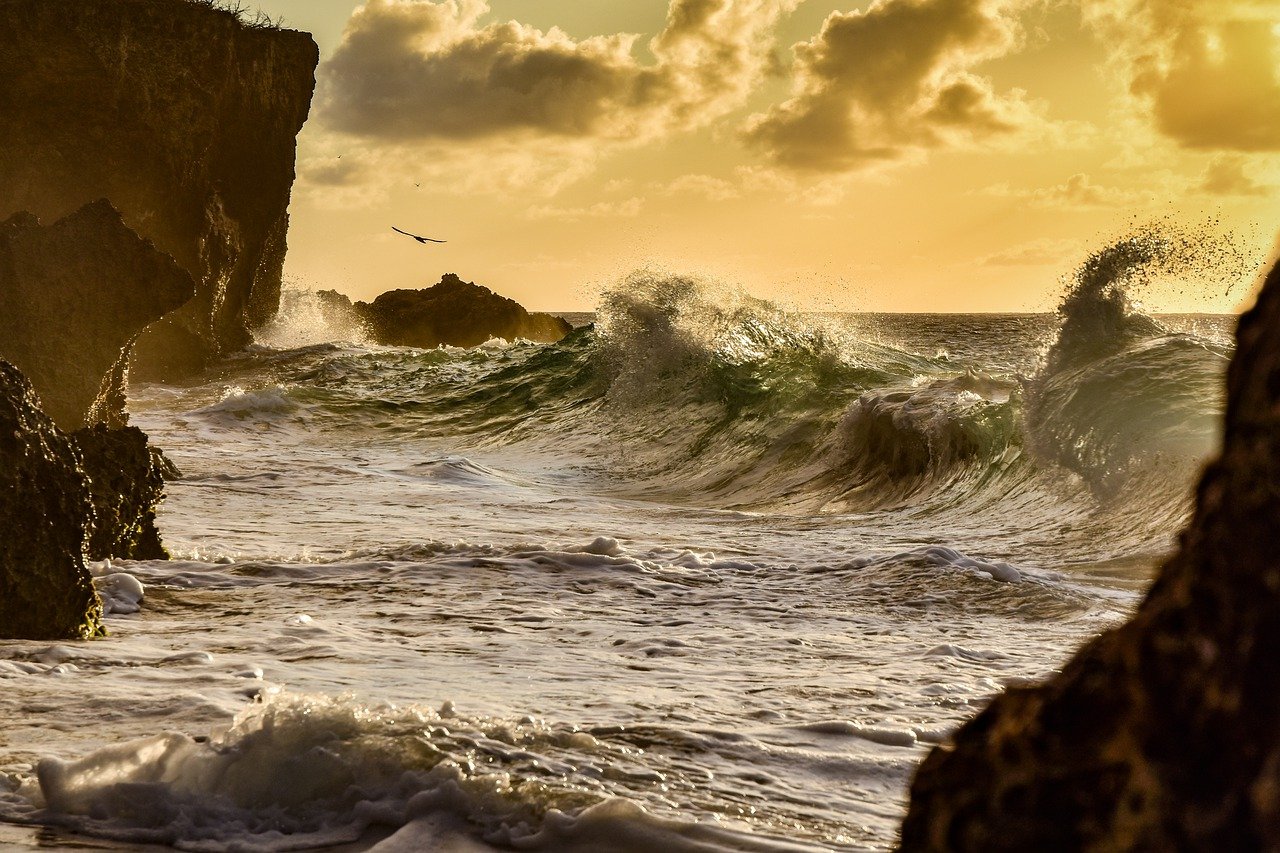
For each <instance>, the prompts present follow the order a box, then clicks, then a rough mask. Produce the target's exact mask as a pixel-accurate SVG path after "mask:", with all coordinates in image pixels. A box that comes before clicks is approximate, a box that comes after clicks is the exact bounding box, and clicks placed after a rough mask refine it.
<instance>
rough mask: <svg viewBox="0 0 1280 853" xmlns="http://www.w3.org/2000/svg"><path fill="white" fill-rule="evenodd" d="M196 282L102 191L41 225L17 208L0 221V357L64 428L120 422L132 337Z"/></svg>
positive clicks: (179, 300)
mask: <svg viewBox="0 0 1280 853" xmlns="http://www.w3.org/2000/svg"><path fill="white" fill-rule="evenodd" d="M194 292H195V284H194V283H193V282H192V280H191V276H190V275H188V274H187V273H186V271H185V270H183V269H182V268H181V267H179V266H178V264H177V263H176V262H175V261H174V260H173V258H171V257H169V256H168V255H166V254H164V253H163V252H160V251H158V250H157V249H156V248H155V247H154V246H153V245H152V244H151V243H150V242H149V241H147V240H144V239H142V238H141V237H139V236H138V235H137V234H136V233H134V231H133V230H132V229H130V228H129V227H128V226H127V225H125V224H124V221H123V219H122V218H121V216H120V214H119V213H118V212H117V211H116V209H115V208H114V207H113V206H112V205H111V203H110V202H108V201H105V200H103V201H97V202H94V203H92V204H88V205H86V206H84V207H82V208H80V209H79V210H78V211H76V212H75V213H73V214H71V215H70V216H67V217H65V218H64V219H62V220H60V221H58V222H56V223H54V224H52V225H49V226H48V227H44V226H42V225H41V224H40V222H39V220H37V219H36V218H35V216H33V215H31V214H25V213H23V214H17V215H15V216H13V217H11V218H10V219H8V220H7V221H6V222H4V223H2V224H0V358H3V359H5V360H6V361H8V362H10V363H12V364H13V365H14V366H16V367H17V368H18V369H20V370H21V371H22V372H23V373H24V374H25V375H26V377H27V379H29V380H30V382H31V384H32V385H33V386H34V387H35V389H36V392H37V393H38V395H39V398H40V404H41V407H42V408H43V409H44V411H45V413H47V414H48V415H49V416H50V417H52V418H53V420H54V422H55V423H57V424H58V426H59V427H61V428H62V429H64V430H75V429H79V428H81V427H83V426H85V425H86V424H88V423H94V422H106V423H110V424H121V423H123V421H124V384H125V381H126V376H127V372H128V360H129V353H130V348H131V347H132V345H133V342H134V340H135V339H136V338H137V337H138V335H139V334H140V333H141V332H142V330H143V329H145V328H146V327H147V326H148V325H150V324H151V323H153V322H155V321H157V320H159V319H160V318H161V317H163V316H164V315H166V314H168V313H169V312H170V311H173V310H174V309H176V308H178V307H180V306H181V305H182V304H183V303H185V302H186V301H187V300H188V299H190V298H191V297H192V295H193V294H194Z"/></svg>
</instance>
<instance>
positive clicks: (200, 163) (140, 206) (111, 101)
mask: <svg viewBox="0 0 1280 853" xmlns="http://www.w3.org/2000/svg"><path fill="white" fill-rule="evenodd" d="M317 61H318V51H317V48H316V46H315V43H314V42H313V41H312V39H311V37H310V36H309V35H308V34H306V33H299V32H291V31H282V30H277V29H272V28H263V27H254V26H249V25H246V24H245V23H243V22H242V21H241V20H240V19H239V18H238V17H237V16H236V15H234V14H232V13H230V12H225V11H221V10H218V9H215V8H212V7H211V6H209V5H208V4H205V3H199V2H190V0H0V116H3V120H2V121H0V220H3V219H5V218H7V217H8V216H10V215H11V214H13V213H15V212H18V211H29V212H31V213H33V214H35V215H37V216H38V217H40V218H41V219H43V220H45V221H46V222H52V221H54V220H56V219H59V218H61V217H63V216H65V215H67V214H69V213H71V212H72V211H75V210H77V209H78V208H80V207H81V206H83V205H84V204H86V203H87V202H91V201H93V200H95V199H99V198H107V199H110V200H111V201H112V203H113V204H114V205H115V206H116V207H117V208H118V209H119V210H120V211H121V213H122V214H123V216H124V221H125V222H126V223H127V224H128V225H129V226H130V227H131V228H133V229H134V230H135V231H137V232H138V233H139V234H141V235H142V236H144V237H146V238H148V239H150V240H152V241H153V242H154V243H155V244H156V246H158V247H159V248H160V249H161V250H162V251H164V252H166V253H168V254H170V255H172V256H173V257H174V258H175V259H176V260H177V262H178V263H179V264H180V265H181V266H182V267H183V268H184V269H185V270H187V271H188V272H189V273H190V274H191V275H192V277H193V278H194V279H195V281H196V284H197V291H196V296H195V298H194V299H192V300H191V301H190V302H189V303H188V304H187V305H185V306H184V307H183V308H182V309H181V310H180V311H178V312H176V313H175V314H174V315H172V316H171V317H169V318H167V319H166V320H164V321H163V322H162V323H159V324H157V325H156V326H154V327H153V328H152V329H150V330H148V332H147V333H146V334H145V335H144V336H143V338H142V339H141V340H140V341H139V344H138V351H137V356H136V362H135V363H136V365H137V369H138V371H139V372H140V373H141V374H142V375H145V376H148V377H154V378H174V377H176V376H179V375H181V374H183V373H186V372H190V371H192V370H195V369H198V368H199V367H200V366H202V365H203V364H204V363H205V362H206V361H207V360H208V359H209V358H211V357H213V356H215V355H217V354H218V353H221V352H225V351H226V350H229V349H234V348H236V347H239V346H242V345H243V344H245V343H247V342H248V340H249V334H248V329H249V328H252V327H253V326H255V325H258V324H260V323H262V322H264V321H265V320H267V319H269V318H270V317H271V316H272V314H273V313H274V312H275V310H276V306H277V304H278V300H279V292H280V274H281V269H282V265H283V263H284V254H285V232H286V229H287V227H288V215H287V212H286V211H287V207H288V203H289V194H290V191H291V188H292V184H293V180H294V158H295V138H296V136H297V133H298V131H299V129H300V128H301V127H302V125H303V123H304V122H305V121H306V118H307V114H308V111H309V109H310V103H311V95H312V91H313V89H314V85H315V78H314V71H315V67H316V64H317Z"/></svg>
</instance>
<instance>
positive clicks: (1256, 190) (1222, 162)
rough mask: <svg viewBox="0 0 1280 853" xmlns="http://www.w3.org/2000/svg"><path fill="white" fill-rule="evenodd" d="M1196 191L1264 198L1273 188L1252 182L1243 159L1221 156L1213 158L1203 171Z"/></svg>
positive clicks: (1236, 156) (1237, 156)
mask: <svg viewBox="0 0 1280 853" xmlns="http://www.w3.org/2000/svg"><path fill="white" fill-rule="evenodd" d="M1198 189H1199V191H1200V192H1202V193H1207V194H1208V195H1217V196H1265V195H1268V194H1270V193H1271V192H1272V191H1273V189H1274V188H1273V187H1270V186H1265V185H1263V184H1260V183H1258V182H1257V181H1256V180H1254V178H1253V177H1252V176H1251V175H1250V174H1249V172H1248V171H1247V168H1246V161H1245V158H1243V157H1241V156H1239V155H1234V154H1223V155H1220V156H1218V157H1216V158H1214V160H1213V162H1212V163H1210V164H1209V167H1208V168H1207V169H1205V172H1204V176H1203V178H1202V179H1201V181H1200V184H1199V187H1198Z"/></svg>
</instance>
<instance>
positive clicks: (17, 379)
mask: <svg viewBox="0 0 1280 853" xmlns="http://www.w3.org/2000/svg"><path fill="white" fill-rule="evenodd" d="M92 522H93V508H92V504H91V503H90V498H89V485H88V481H87V480H86V479H85V476H84V472H83V471H82V470H81V469H80V459H79V454H78V452H77V450H76V448H75V445H74V444H73V442H72V441H71V440H70V439H69V438H68V437H67V436H66V435H65V434H64V433H63V432H62V431H61V430H59V429H58V428H57V427H56V426H55V425H54V423H53V421H51V420H50V419H49V417H48V416H47V415H45V414H44V412H42V411H40V408H39V406H38V404H37V401H36V398H35V395H34V394H33V393H32V391H31V386H30V384H29V383H28V382H27V381H26V379H25V378H24V377H23V376H22V374H21V373H20V372H19V371H18V370H17V369H16V368H14V367H13V366H11V365H9V364H5V363H4V362H0V638H6V639H7V638H22V639H29V640H63V639H88V638H89V637H93V636H96V635H97V634H100V633H101V632H102V604H101V602H100V601H99V600H98V596H97V593H95V592H94V590H93V582H92V579H91V578H90V576H89V571H88V569H87V568H86V567H85V563H84V548H85V543H86V541H87V540H88V537H89V535H90V526H91V525H92Z"/></svg>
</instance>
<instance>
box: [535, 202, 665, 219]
mask: <svg viewBox="0 0 1280 853" xmlns="http://www.w3.org/2000/svg"><path fill="white" fill-rule="evenodd" d="M643 209H644V199H642V198H629V199H626V200H624V201H602V202H598V203H596V204H593V205H588V206H586V207H556V206H554V205H536V206H534V207H530V208H529V209H528V210H526V211H525V216H526V217H527V218H529V219H551V220H558V221H560V222H578V221H581V220H583V219H607V218H615V219H634V218H635V217H636V216H639V215H640V211H641V210H643Z"/></svg>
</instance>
